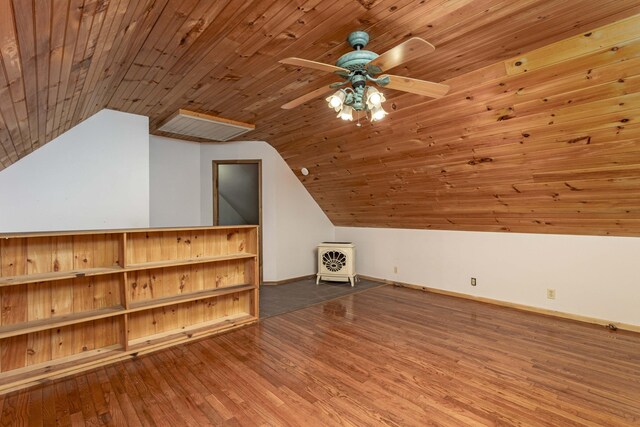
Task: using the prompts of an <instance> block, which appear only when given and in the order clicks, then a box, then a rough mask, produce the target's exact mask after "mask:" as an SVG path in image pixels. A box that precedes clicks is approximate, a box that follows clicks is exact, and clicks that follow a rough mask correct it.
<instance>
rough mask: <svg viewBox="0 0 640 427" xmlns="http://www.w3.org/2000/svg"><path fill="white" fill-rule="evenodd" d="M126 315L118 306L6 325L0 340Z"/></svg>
mask: <svg viewBox="0 0 640 427" xmlns="http://www.w3.org/2000/svg"><path fill="white" fill-rule="evenodd" d="M124 313H125V310H124V307H123V306H121V305H117V306H113V307H107V308H100V309H97V310H91V311H83V312H81V313H73V314H65V315H64V316H58V317H53V318H50V319H40V320H32V321H30V322H22V323H16V324H13V325H4V326H0V339H3V338H9V337H15V336H17V335H24V334H30V333H32V332H38V331H45V330H48V329H55V328H61V327H63V326H69V325H74V324H77V323H84V322H90V321H92V320H98V319H104V318H106V317H112V316H118V315H121V314H124Z"/></svg>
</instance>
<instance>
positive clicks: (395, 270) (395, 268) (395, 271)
mask: <svg viewBox="0 0 640 427" xmlns="http://www.w3.org/2000/svg"><path fill="white" fill-rule="evenodd" d="M393 272H394V273H395V274H398V267H396V266H394V267H393Z"/></svg>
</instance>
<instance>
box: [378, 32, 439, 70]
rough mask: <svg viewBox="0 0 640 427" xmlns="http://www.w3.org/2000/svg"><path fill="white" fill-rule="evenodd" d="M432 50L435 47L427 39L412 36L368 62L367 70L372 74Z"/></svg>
mask: <svg viewBox="0 0 640 427" xmlns="http://www.w3.org/2000/svg"><path fill="white" fill-rule="evenodd" d="M434 50H436V48H435V47H434V46H433V45H432V44H431V43H429V42H428V41H426V40H423V39H421V38H420V37H412V38H410V39H409V40H407V41H406V42H403V43H400V44H399V45H398V46H396V47H394V48H391V49H389V50H388V51H386V52H385V53H383V54H382V55H380V56H378V57H377V58H376V59H374V60H373V61H371V62H369V64H367V68H369V69H370V71H369V72H371V73H373V74H377V73H381V72H382V71H386V70H389V69H391V68H393V67H397V66H398V65H400V64H402V63H404V62H407V61H410V60H412V59H415V58H419V57H420V56H422V55H426V54H427V53H431V52H433V51H434Z"/></svg>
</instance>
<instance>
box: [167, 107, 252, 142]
mask: <svg viewBox="0 0 640 427" xmlns="http://www.w3.org/2000/svg"><path fill="white" fill-rule="evenodd" d="M255 128H256V126H255V125H252V124H250V123H243V122H238V121H235V120H230V119H225V118H222V117H216V116H212V115H210V114H204V113H196V112H195V111H189V110H182V109H180V110H178V111H177V112H176V113H175V114H173V115H172V116H171V117H169V118H168V119H167V120H166V121H165V122H164V123H163V124H162V125H161V126H160V127H159V128H158V130H159V131H162V132H168V133H173V134H176V135H187V136H191V137H196V138H202V139H208V140H211V141H221V142H224V141H228V140H230V139H232V138H235V137H238V136H240V135H243V134H245V133H247V132H250V131H252V130H254V129H255Z"/></svg>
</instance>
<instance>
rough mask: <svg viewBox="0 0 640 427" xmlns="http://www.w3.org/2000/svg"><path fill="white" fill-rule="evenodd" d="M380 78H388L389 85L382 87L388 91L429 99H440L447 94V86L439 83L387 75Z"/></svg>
mask: <svg viewBox="0 0 640 427" xmlns="http://www.w3.org/2000/svg"><path fill="white" fill-rule="evenodd" d="M380 77H381V78H382V77H389V83H388V84H386V85H384V87H388V88H389V89H394V90H401V91H403V92H410V93H416V94H418V95H423V96H430V97H431V98H442V97H443V96H445V95H446V94H447V92H449V86H447V85H443V84H440V83H434V82H429V81H426V80H418V79H412V78H410V77H403V76H393V75H389V74H386V75H384V76H380Z"/></svg>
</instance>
